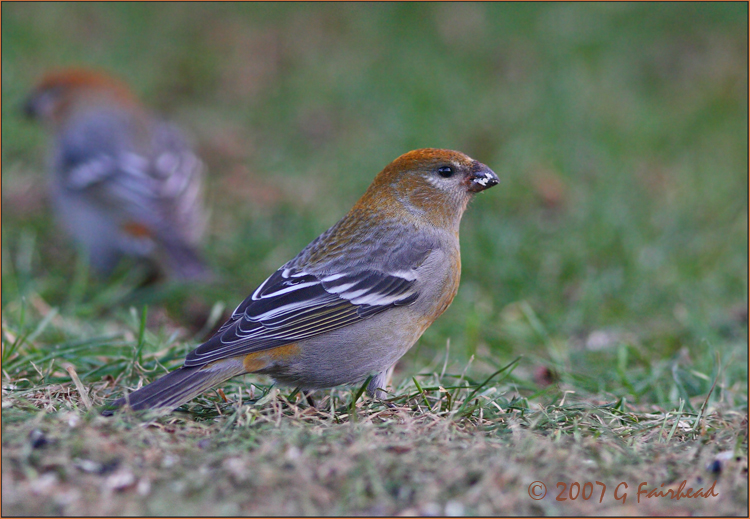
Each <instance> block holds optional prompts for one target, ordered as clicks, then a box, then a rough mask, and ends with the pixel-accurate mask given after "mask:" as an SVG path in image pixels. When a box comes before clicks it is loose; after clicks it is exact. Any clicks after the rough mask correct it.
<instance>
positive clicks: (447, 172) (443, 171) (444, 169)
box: [437, 166, 454, 178]
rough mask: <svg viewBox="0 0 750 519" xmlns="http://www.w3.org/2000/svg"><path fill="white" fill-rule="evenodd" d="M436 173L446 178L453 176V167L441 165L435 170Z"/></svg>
mask: <svg viewBox="0 0 750 519" xmlns="http://www.w3.org/2000/svg"><path fill="white" fill-rule="evenodd" d="M437 172H438V175H440V176H441V177H443V178H448V177H452V176H453V173H454V171H453V168H452V167H450V166H441V167H439V168H438V170H437Z"/></svg>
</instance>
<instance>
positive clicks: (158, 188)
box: [24, 68, 210, 280]
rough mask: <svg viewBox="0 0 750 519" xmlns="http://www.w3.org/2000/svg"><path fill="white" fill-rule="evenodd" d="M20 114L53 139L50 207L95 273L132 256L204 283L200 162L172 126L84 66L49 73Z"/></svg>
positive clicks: (120, 86)
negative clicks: (84, 254)
mask: <svg viewBox="0 0 750 519" xmlns="http://www.w3.org/2000/svg"><path fill="white" fill-rule="evenodd" d="M24 111H25V113H26V115H27V116H28V117H29V118H31V119H34V120H37V121H39V122H40V123H41V124H42V125H43V126H44V127H45V129H47V130H49V132H50V133H51V134H52V142H53V144H52V145H51V146H50V148H51V154H50V155H51V168H50V169H51V181H50V186H49V187H50V199H51V202H52V207H53V210H54V213H55V215H56V217H57V219H58V221H59V222H60V223H61V225H62V227H63V228H64V229H65V230H66V231H67V232H68V233H69V234H70V235H71V236H72V237H73V238H74V240H75V241H76V242H77V243H78V244H79V245H80V246H82V247H83V249H84V250H85V251H86V252H87V254H88V260H89V265H90V266H91V267H92V269H93V270H94V271H95V272H96V273H97V274H99V275H100V276H102V277H105V278H106V277H108V276H109V275H110V274H111V273H112V271H113V270H114V268H115V267H116V266H117V264H118V263H119V261H120V260H121V258H123V257H125V256H132V257H136V258H148V259H149V260H151V261H152V263H155V264H156V265H159V266H160V267H161V269H162V270H166V271H167V273H168V275H170V276H171V277H173V278H176V279H179V280H200V279H207V278H208V277H210V273H209V269H208V267H207V266H206V263H205V261H204V259H203V258H202V256H201V254H200V253H199V252H198V246H199V242H200V241H201V239H202V236H203V234H204V231H205V228H206V224H207V218H206V213H205V209H204V202H203V183H204V175H205V166H204V163H203V161H201V159H200V158H199V157H198V156H197V155H196V153H195V152H194V151H193V149H192V146H191V143H190V142H189V141H188V139H187V138H186V136H185V135H184V134H183V132H182V131H181V130H180V129H179V128H178V127H177V126H176V125H174V124H172V123H169V122H166V121H164V120H162V119H161V118H159V117H157V116H156V115H154V114H153V113H151V112H150V111H149V110H148V109H146V108H145V107H144V106H143V105H142V104H141V102H140V101H139V100H138V99H137V98H136V96H135V94H133V92H132V91H131V90H130V88H129V87H128V86H127V85H126V84H125V83H124V82H123V81H122V80H120V79H118V78H116V77H114V76H112V75H109V74H107V73H105V72H102V71H99V70H94V69H88V68H66V69H62V70H56V71H53V72H50V73H48V74H46V75H45V76H44V77H42V78H41V80H40V81H39V82H38V84H37V85H36V86H35V87H34V88H33V89H32V91H31V93H30V94H29V96H28V97H27V99H26V102H25V104H24Z"/></svg>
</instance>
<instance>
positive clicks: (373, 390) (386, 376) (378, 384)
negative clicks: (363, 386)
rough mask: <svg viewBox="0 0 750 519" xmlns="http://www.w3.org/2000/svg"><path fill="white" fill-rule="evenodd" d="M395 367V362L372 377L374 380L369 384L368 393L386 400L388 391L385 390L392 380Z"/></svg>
mask: <svg viewBox="0 0 750 519" xmlns="http://www.w3.org/2000/svg"><path fill="white" fill-rule="evenodd" d="M394 367H395V364H394V365H393V366H391V367H389V368H387V369H385V370H384V371H382V372H380V373H378V374H377V375H375V376H374V377H372V380H370V383H369V384H368V385H367V394H368V395H370V396H371V397H373V398H377V399H378V400H385V397H386V392H385V391H384V390H385V388H386V387H387V386H388V385H389V384H390V382H391V377H392V376H393V368H394Z"/></svg>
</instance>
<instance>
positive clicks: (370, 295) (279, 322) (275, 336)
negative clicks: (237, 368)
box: [185, 251, 429, 367]
mask: <svg viewBox="0 0 750 519" xmlns="http://www.w3.org/2000/svg"><path fill="white" fill-rule="evenodd" d="M425 254H429V251H426V252H425ZM422 259H424V258H422ZM420 263H421V261H420ZM416 279H417V274H416V272H415V271H414V270H413V269H410V270H405V271H397V272H390V273H384V272H380V271H376V270H358V271H356V272H348V273H339V274H332V275H314V274H309V273H307V272H305V271H304V270H300V269H296V268H293V267H282V268H281V269H279V270H277V271H276V272H275V273H274V274H273V275H272V276H271V277H269V278H268V279H267V280H266V281H265V282H263V284H261V285H260V286H259V287H258V288H257V290H255V292H253V294H252V295H251V296H250V297H248V298H247V299H245V301H243V302H242V304H240V305H239V306H238V307H237V309H236V310H235V311H234V313H233V314H232V317H231V318H230V319H229V321H227V322H226V323H225V324H224V325H223V326H222V327H221V328H220V329H219V331H218V332H216V334H215V335H214V336H213V337H212V338H211V339H209V340H208V341H207V342H205V343H204V344H202V345H200V346H198V347H197V348H196V349H195V350H193V351H192V352H190V353H189V354H188V355H187V358H186V360H185V366H186V367H190V366H202V365H204V364H207V363H209V362H213V361H216V360H220V359H224V358H228V357H237V356H240V355H246V354H248V353H252V352H255V351H259V350H264V349H268V348H274V347H276V346H281V345H284V344H289V343H290V342H295V341H299V340H301V339H306V338H309V337H314V336H316V335H320V334H322V333H325V332H329V331H331V330H335V329H338V328H342V327H344V326H347V325H350V324H353V323H356V322H358V321H362V320H364V319H367V318H368V317H372V316H373V315H376V314H378V313H380V312H382V311H384V310H387V309H388V308H392V307H394V306H405V305H409V304H411V303H413V302H414V301H415V300H416V299H417V297H418V296H419V293H418V292H417V291H416V290H415V287H414V284H415V281H416Z"/></svg>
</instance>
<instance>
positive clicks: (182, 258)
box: [164, 238, 211, 281]
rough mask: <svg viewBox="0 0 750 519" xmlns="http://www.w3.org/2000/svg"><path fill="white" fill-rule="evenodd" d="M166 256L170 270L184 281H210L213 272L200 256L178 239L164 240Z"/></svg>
mask: <svg viewBox="0 0 750 519" xmlns="http://www.w3.org/2000/svg"><path fill="white" fill-rule="evenodd" d="M164 242H165V243H164V254H165V256H166V263H167V265H168V267H169V270H170V271H171V272H172V273H173V274H174V276H175V277H176V278H178V279H180V280H182V281H209V280H210V279H211V271H210V270H209V268H208V266H207V265H206V263H205V261H204V260H203V258H202V257H201V256H200V254H199V253H198V252H197V251H196V250H195V249H194V248H193V247H191V246H190V245H188V244H187V243H184V242H182V241H181V240H179V239H178V238H172V239H165V240H164Z"/></svg>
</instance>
